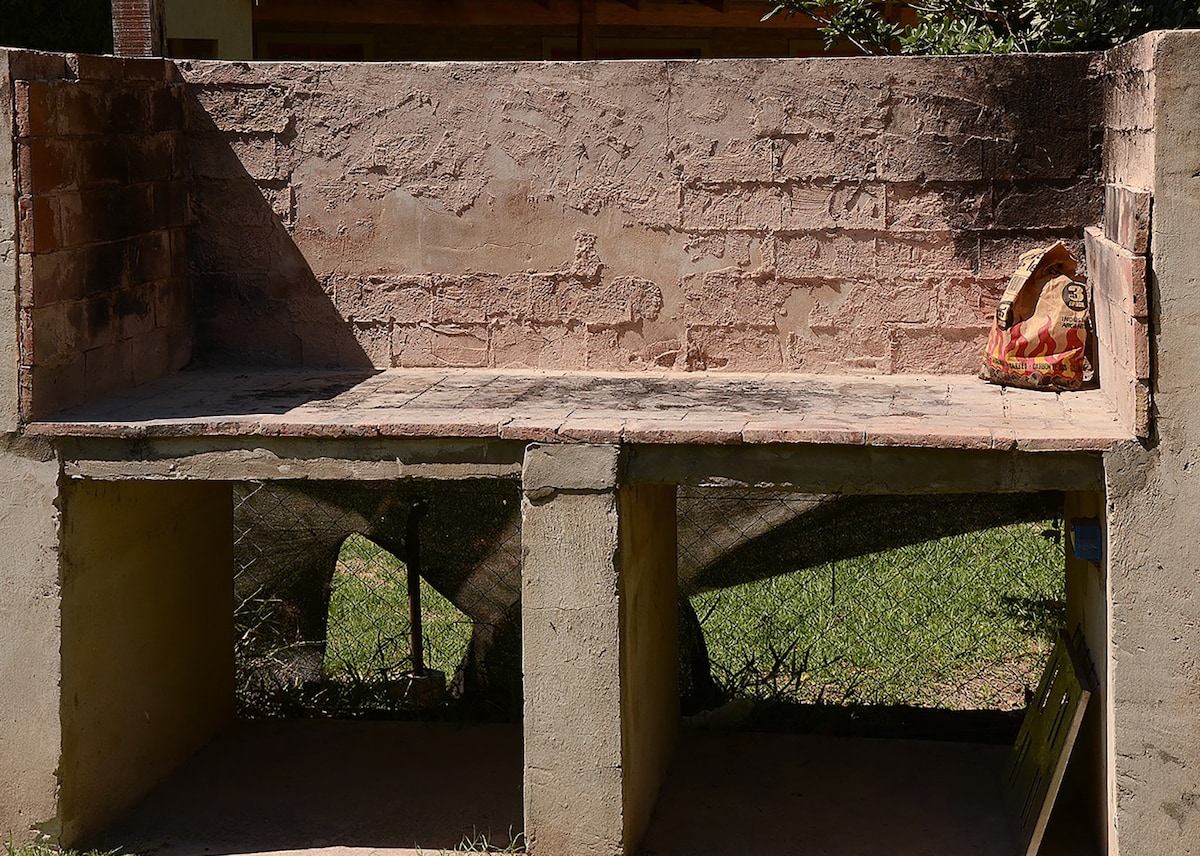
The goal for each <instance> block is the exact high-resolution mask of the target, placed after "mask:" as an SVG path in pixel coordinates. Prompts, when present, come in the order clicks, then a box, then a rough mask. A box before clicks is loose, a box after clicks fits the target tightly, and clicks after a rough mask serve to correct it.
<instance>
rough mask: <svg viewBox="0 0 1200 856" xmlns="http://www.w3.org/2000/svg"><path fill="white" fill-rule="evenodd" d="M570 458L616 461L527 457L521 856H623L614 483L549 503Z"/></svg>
mask: <svg viewBox="0 0 1200 856" xmlns="http://www.w3.org/2000/svg"><path fill="white" fill-rule="evenodd" d="M571 452H573V453H574V456H575V457H577V458H578V459H579V463H580V466H581V468H582V469H583V470H584V471H585V472H595V471H598V469H602V468H604V467H605V465H606V463H607V462H608V461H611V460H612V459H613V458H614V456H615V452H616V449H615V448H613V447H605V446H587V445H577V446H570V447H562V448H561V449H554V448H553V447H544V446H531V447H530V450H529V453H528V455H527V457H526V468H527V472H529V474H530V476H531V478H530V480H529V483H528V485H526V488H527V492H526V494H525V496H524V497H523V499H522V503H521V521H522V522H521V559H522V572H521V603H522V608H521V624H522V626H521V646H522V651H523V652H526V653H524V654H523V656H522V659H523V669H524V691H525V716H524V722H523V727H524V732H525V762H524V763H525V772H524V795H525V830H526V833H527V835H528V836H529V842H528V843H529V847H530V852H532V853H544V854H551V856H554V854H559V853H578V854H595V856H601V854H616V853H622V852H624V851H623V849H622V841H623V825H624V821H623V817H624V806H623V804H622V794H623V772H622V751H621V750H622V741H621V729H622V722H621V677H620V664H619V658H620V644H621V641H620V627H619V622H620V619H619V608H618V595H617V587H618V575H619V573H620V547H619V529H618V516H619V515H618V502H617V489H616V481H617V480H616V473H615V472H614V473H613V477H612V479H611V480H610V482H609V484H608V485H603V486H597V487H592V488H590V489H586V490H580V489H571V490H568V491H567V492H556V488H557V487H558V486H557V485H554V484H553V483H554V482H556V481H559V479H558V478H557V477H556V476H557V475H564V476H566V477H567V478H568V479H570V478H571V477H572V473H571V472H570V470H569V469H568V468H566V467H565V466H564V465H565V463H566V461H565V457H567V456H569V453H571ZM564 453H567V454H564ZM544 455H551V456H552V457H553V458H554V460H548V461H538V460H537V459H538V458H540V457H542V456H544ZM573 485H574V482H572V483H571V486H572V487H573ZM530 652H532V653H530Z"/></svg>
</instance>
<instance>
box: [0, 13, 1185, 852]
mask: <svg viewBox="0 0 1200 856" xmlns="http://www.w3.org/2000/svg"><path fill="white" fill-rule="evenodd" d="M1198 61H1200V34H1197V33H1187V32H1179V33H1169V34H1167V33H1164V34H1152V35H1149V36H1146V37H1144V38H1142V39H1140V40H1138V41H1136V42H1133V43H1131V44H1129V45H1126V46H1124V47H1121V48H1118V49H1115V50H1113V51H1111V52H1108V53H1106V54H1096V55H1085V54H1077V55H1062V56H1018V57H990V58H972V59H963V58H948V59H943V58H925V59H915V58H887V59H882V58H879V59H863V60H850V59H822V60H724V61H702V62H679V61H651V62H638V63H613V64H607V63H582V64H578V63H576V64H559V63H544V64H543V63H535V64H526V63H437V64H355V63H278V64H251V63H235V62H220V61H211V62H209V61H195V62H185V61H179V62H172V61H168V60H161V59H150V58H144V59H132V58H124V59H122V58H113V57H91V56H60V55H49V54H37V53H31V52H22V51H8V52H6V53H4V54H2V55H0V78H2V85H0V134H3V135H5V136H7V137H8V138H10V139H11V140H12V146H11V148H10V147H7V146H6V147H5V149H4V151H5V152H9V151H11V152H12V158H11V169H9V168H5V169H2V170H0V197H2V198H5V199H8V200H10V203H9V204H8V205H5V206H0V279H3V281H4V283H5V287H4V288H3V289H0V296H2V297H3V299H4V300H7V301H8V304H7V317H8V318H10V319H11V323H12V324H13V326H12V327H11V328H10V329H9V333H8V334H7V335H6V336H3V337H0V399H2V402H3V407H2V408H0V418H2V419H3V421H4V428H5V430H6V432H7V434H6V438H7V439H6V440H5V447H4V451H3V454H2V456H0V466H3V468H4V479H3V482H2V484H3V486H2V488H0V490H2V491H3V493H2V496H3V503H2V505H0V508H3V513H2V514H0V539H2V543H3V544H4V545H5V551H6V555H7V558H6V560H5V563H4V565H3V566H2V570H0V638H2V639H3V641H4V643H5V644H4V648H3V653H2V654H0V832H2V831H6V830H7V831H11V833H12V835H13V836H14V837H16V838H18V839H21V838H26V837H29V836H30V835H32V834H33V831H34V830H41V831H43V832H45V833H47V834H49V835H51V836H52V837H54V838H55V839H56V840H59V841H61V842H62V843H64V844H67V845H73V844H77V843H80V842H87V841H89V840H92V839H93V838H94V837H95V836H96V835H97V834H98V833H99V831H100V830H102V829H103V828H104V827H105V825H106V824H108V823H109V822H110V821H112V820H113V818H115V817H117V816H118V815H119V814H120V813H121V812H123V811H125V810H126V809H128V808H129V807H130V806H131V805H133V804H135V803H136V802H137V801H138V800H139V799H140V798H141V797H142V796H144V794H145V793H146V792H147V791H148V790H149V789H150V788H151V787H152V786H153V785H154V784H155V783H156V782H157V781H158V780H160V779H161V778H162V777H163V776H164V775H165V774H166V773H168V772H169V771H170V770H172V769H173V768H175V767H176V766H177V765H178V764H179V763H180V762H181V761H182V760H184V759H185V758H187V757H188V756H190V755H191V754H192V753H194V752H195V751H196V750H197V749H198V748H200V747H201V746H203V745H205V744H206V743H207V742H208V741H209V740H210V739H211V738H212V737H213V735H214V734H216V733H217V732H219V731H220V730H221V729H222V728H224V727H225V726H226V725H227V724H228V723H229V721H230V720H231V718H232V717H233V698H232V681H233V678H232V664H231V662H230V657H229V637H230V621H231V617H230V614H229V606H230V605H229V573H230V567H231V552H230V551H231V542H230V539H231V534H230V533H231V488H230V481H231V480H238V479H247V478H256V479H280V478H290V479H295V478H311V479H356V480H381V479H397V478H478V477H489V478H513V479H518V478H519V479H521V480H522V483H523V488H524V499H523V515H524V517H523V527H522V539H523V544H524V546H523V550H524V568H523V583H522V585H523V594H522V597H523V616H524V619H523V620H524V626H523V646H524V669H525V675H524V681H525V717H524V726H523V727H524V732H525V754H524V761H523V763H524V770H525V772H524V812H525V832H526V835H527V837H528V840H529V842H530V847H531V852H533V853H534V854H544V855H545V856H558V854H570V856H574V854H586V853H597V854H599V853H606V854H608V853H631V852H633V851H634V850H635V849H636V847H637V845H638V842H639V841H640V840H641V838H642V836H643V834H644V833H645V831H646V829H647V826H648V824H649V818H650V814H651V811H652V809H653V807H654V804H655V800H656V796H657V793H658V790H659V786H660V784H661V783H662V781H663V778H664V776H665V774H666V770H667V766H668V763H669V760H670V757H671V750H672V747H673V745H674V740H675V736H676V732H677V729H678V721H679V717H678V710H677V693H676V691H675V682H676V675H675V670H676V668H677V666H676V664H677V660H678V658H677V656H676V651H675V649H674V646H675V644H676V642H675V639H676V636H675V633H674V622H675V616H674V609H675V604H676V595H675V585H676V578H675V561H676V560H675V555H676V552H675V537H674V526H675V522H674V521H675V516H674V502H675V488H676V485H680V484H688V485H691V484H706V483H713V482H719V483H721V484H745V485H754V486H759V487H776V488H786V489H796V490H804V491H813V492H844V493H880V494H883V493H926V492H955V491H997V492H1003V491H1019V490H1044V489H1045V490H1061V491H1064V492H1065V493H1066V496H1067V507H1066V509H1065V513H1066V515H1067V516H1069V517H1095V518H1098V519H1100V521H1101V522H1102V525H1103V527H1104V532H1105V549H1104V557H1103V560H1102V561H1100V562H1089V561H1084V560H1081V559H1076V558H1074V557H1073V556H1072V555H1071V554H1070V551H1068V560H1067V568H1066V575H1067V592H1068V604H1067V616H1068V624H1069V625H1070V627H1069V629H1071V630H1073V631H1078V633H1079V634H1080V635H1081V636H1082V637H1083V638H1085V639H1086V640H1087V643H1088V648H1089V650H1090V652H1091V654H1092V657H1093V660H1094V661H1095V664H1096V667H1097V675H1096V678H1097V686H1096V688H1095V694H1094V700H1096V701H1095V707H1094V710H1095V711H1096V713H1095V714H1094V715H1093V716H1091V717H1090V718H1089V720H1088V722H1087V723H1085V728H1084V732H1083V735H1082V737H1081V742H1080V748H1079V750H1078V752H1079V757H1080V758H1081V759H1082V760H1081V761H1080V762H1079V763H1080V765H1081V766H1082V767H1083V768H1084V769H1086V770H1087V776H1086V780H1087V782H1088V784H1087V802H1088V805H1089V811H1088V813H1087V814H1088V818H1089V819H1088V820H1086V821H1085V822H1084V823H1085V825H1086V827H1087V830H1088V832H1089V834H1091V835H1093V836H1094V837H1095V838H1096V839H1097V840H1099V841H1100V842H1101V847H1102V848H1103V849H1104V850H1105V852H1111V853H1115V852H1117V850H1118V848H1119V850H1120V852H1121V854H1122V856H1134V854H1143V853H1145V854H1151V853H1153V854H1159V853H1176V854H1188V853H1195V852H1196V851H1197V842H1198V841H1200V809H1198V808H1197V799H1198V797H1197V794H1198V793H1200V779H1198V776H1200V773H1198V771H1200V735H1198V732H1197V730H1196V728H1195V716H1196V710H1197V705H1198V704H1200V675H1198V674H1197V671H1196V662H1197V650H1198V646H1200V637H1198V636H1197V634H1196V621H1197V608H1196V597H1197V593H1198V591H1200V578H1198V577H1197V573H1196V567H1197V565H1196V559H1195V557H1194V555H1193V554H1192V553H1193V550H1192V548H1191V544H1192V541H1193V539H1194V535H1195V530H1196V526H1195V519H1196V517H1195V511H1194V509H1195V508H1196V507H1198V505H1200V487H1197V483H1196V480H1195V479H1194V478H1191V477H1190V475H1189V471H1190V469H1191V468H1192V467H1193V466H1196V465H1197V460H1198V458H1200V439H1198V438H1197V437H1196V433H1195V432H1196V430H1197V429H1196V428H1195V427H1194V426H1195V418H1194V416H1195V414H1196V413H1197V412H1198V411H1200V400H1198V399H1200V390H1197V388H1196V385H1195V383H1194V381H1193V374H1194V366H1195V365H1197V364H1200V334H1198V333H1197V331H1196V326H1195V323H1194V319H1195V318H1196V317H1197V315H1198V314H1200V288H1198V287H1197V286H1198V285H1200V243H1198V242H1197V241H1196V240H1195V230H1196V224H1197V223H1200V185H1198V184H1197V180H1196V175H1197V174H1198V173H1200V144H1198V140H1200V89H1198V88H1197V87H1196V86H1195V85H1194V69H1195V67H1196V65H1197V62H1198ZM2 157H3V158H5V159H8V158H9V155H8V154H5V155H3V156H2ZM1151 208H1152V211H1151ZM1055 240H1064V241H1066V242H1067V243H1068V244H1069V245H1070V246H1071V247H1072V248H1073V249H1074V250H1075V251H1076V252H1077V253H1079V254H1084V255H1086V264H1087V270H1088V272H1089V281H1090V283H1091V287H1092V291H1093V302H1094V305H1095V325H1096V331H1097V339H1098V344H1097V348H1096V359H1095V362H1096V367H1097V371H1098V377H1099V385H1098V387H1097V388H1094V389H1089V390H1084V391H1082V392H1079V393H1072V394H1068V393H1064V394H1059V395H1056V394H1053V393H1039V392H1033V391H1023V390H1012V389H1002V388H1000V387H995V386H987V385H984V384H983V383H982V382H980V381H978V380H976V379H975V378H974V377H973V375H974V374H975V371H976V369H977V366H978V361H979V357H980V354H981V353H982V347H983V343H984V340H985V338H986V331H987V326H988V323H989V318H990V314H991V313H992V311H993V310H994V306H995V303H996V300H997V299H998V297H999V294H1000V293H1001V291H1002V290H1003V286H1004V283H1005V281H1006V278H1007V276H1008V274H1009V273H1010V272H1011V269H1012V267H1013V266H1014V264H1015V261H1016V258H1017V256H1018V255H1019V254H1020V253H1021V252H1022V251H1023V250H1025V249H1028V248H1029V247H1031V246H1037V245H1040V244H1047V243H1050V242H1053V241H1055Z"/></svg>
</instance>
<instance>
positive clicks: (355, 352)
mask: <svg viewBox="0 0 1200 856" xmlns="http://www.w3.org/2000/svg"><path fill="white" fill-rule="evenodd" d="M185 109H186V111H187V125H188V135H187V157H188V161H189V167H190V174H191V182H192V183H191V206H192V216H193V224H192V228H191V234H190V235H189V250H188V257H189V258H188V264H189V268H190V273H191V276H192V281H193V283H194V285H193V288H194V299H195V306H196V357H195V360H194V363H199V364H209V365H213V364H218V365H219V364H227V365H232V364H252V365H269V366H315V367H328V368H333V367H337V368H356V369H357V368H361V369H370V368H372V361H371V358H370V357H369V356H368V354H367V353H366V351H365V350H364V349H363V347H362V346H361V345H360V344H359V342H358V340H357V339H356V337H355V336H354V334H353V332H352V325H353V322H352V321H350V322H348V321H346V320H345V319H344V318H342V317H341V316H340V315H339V314H338V312H337V309H336V308H335V307H334V303H333V296H332V295H330V294H327V293H326V292H325V290H324V289H323V288H322V287H321V284H320V283H319V282H318V281H317V278H316V275H315V274H314V273H313V271H312V268H311V267H310V266H309V264H308V261H307V260H306V259H305V258H304V255H303V253H301V252H300V249H299V248H298V247H297V246H296V244H295V242H294V241H293V240H292V236H291V235H290V234H289V233H288V230H287V224H289V223H290V222H292V221H293V220H294V218H295V199H294V196H293V193H292V190H291V188H290V186H289V185H288V182H287V181H284V180H270V179H262V178H258V179H256V178H255V177H253V176H251V175H250V173H249V172H247V169H246V166H245V165H244V164H243V160H242V159H241V158H239V156H238V154H237V153H235V152H234V150H233V147H232V145H231V143H230V141H229V140H228V139H227V135H226V134H225V133H224V132H222V131H221V130H220V129H219V128H218V127H217V126H216V124H215V123H214V122H213V120H212V117H210V116H209V115H208V113H207V112H206V111H205V110H204V108H203V107H202V106H201V105H200V103H199V102H198V101H197V99H196V96H195V94H194V93H192V92H188V94H187V98H186V102H185ZM291 130H292V133H294V132H295V131H294V128H292V129H291ZM242 136H243V139H242V140H240V141H239V145H241V146H244V147H251V148H252V147H253V146H255V145H256V144H258V145H260V146H262V147H267V146H272V147H273V146H274V134H273V133H272V132H269V131H268V132H265V133H264V134H263V135H262V138H261V139H259V140H254V139H250V140H249V141H247V140H245V139H244V137H245V135H242ZM250 154H251V155H252V154H253V152H251V153H250ZM243 156H244V157H245V156H246V153H243ZM247 160H248V161H249V162H253V161H252V158H249V157H247Z"/></svg>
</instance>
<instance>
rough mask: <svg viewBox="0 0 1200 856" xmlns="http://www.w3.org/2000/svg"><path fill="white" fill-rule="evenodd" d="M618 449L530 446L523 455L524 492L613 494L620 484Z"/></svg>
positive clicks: (620, 463) (607, 447)
mask: <svg viewBox="0 0 1200 856" xmlns="http://www.w3.org/2000/svg"><path fill="white" fill-rule="evenodd" d="M621 471H622V457H621V450H620V447H618V446H586V445H566V446H564V445H557V444H550V445H541V444H536V443H535V444H532V445H530V446H529V448H528V449H527V450H526V453H525V470H524V473H523V475H522V478H523V480H524V485H525V490H526V492H530V491H532V492H535V493H537V494H539V495H545V494H546V492H547V491H560V490H570V491H592V492H597V491H600V492H603V491H612V490H614V489H615V488H616V487H617V485H618V484H619V483H620V479H621Z"/></svg>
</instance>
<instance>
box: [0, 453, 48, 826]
mask: <svg viewBox="0 0 1200 856" xmlns="http://www.w3.org/2000/svg"><path fill="white" fill-rule="evenodd" d="M0 472H3V478H0V542H2V543H3V544H4V550H3V554H2V555H3V558H2V559H0V650H2V651H3V652H4V653H3V656H0V837H3V838H4V840H6V841H7V840H8V836H11V837H12V840H14V841H16V842H17V843H21V842H22V841H26V840H29V839H30V838H32V836H33V830H34V828H35V827H36V826H38V825H40V824H42V823H44V822H46V821H49V820H51V819H53V818H54V816H55V814H56V813H57V802H56V796H57V794H56V791H57V788H58V780H57V778H56V777H55V775H54V771H55V769H56V768H57V767H58V753H59V718H58V710H59V698H58V681H59V659H58V639H59V614H58V591H59V581H58V512H57V510H56V509H55V499H56V497H57V494H58V461H57V460H55V458H54V455H53V452H52V450H51V449H50V448H49V447H48V446H45V447H43V446H41V445H33V444H29V443H23V442H21V441H17V440H13V439H12V438H11V437H10V438H6V439H5V440H4V441H3V448H2V449H0Z"/></svg>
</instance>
